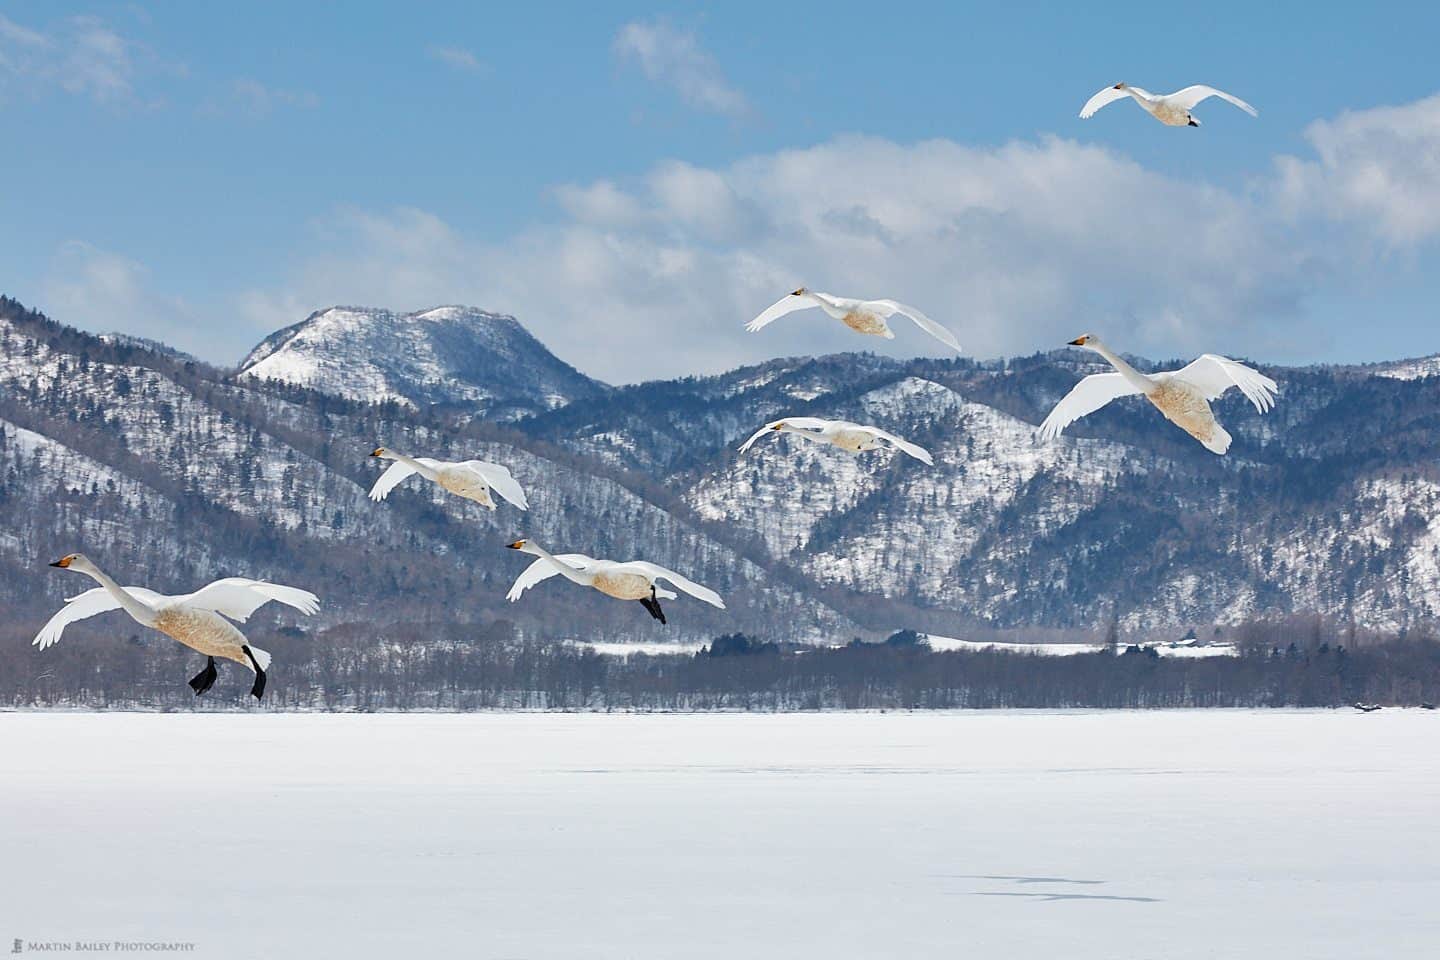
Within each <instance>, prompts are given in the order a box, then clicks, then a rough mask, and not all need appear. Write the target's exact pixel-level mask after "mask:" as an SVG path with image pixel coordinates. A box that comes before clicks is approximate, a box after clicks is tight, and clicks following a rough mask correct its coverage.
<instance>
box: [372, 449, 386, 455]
mask: <svg viewBox="0 0 1440 960" xmlns="http://www.w3.org/2000/svg"><path fill="white" fill-rule="evenodd" d="M370 456H372V457H383V456H385V448H384V447H376V448H375V449H374V450H371V451H370Z"/></svg>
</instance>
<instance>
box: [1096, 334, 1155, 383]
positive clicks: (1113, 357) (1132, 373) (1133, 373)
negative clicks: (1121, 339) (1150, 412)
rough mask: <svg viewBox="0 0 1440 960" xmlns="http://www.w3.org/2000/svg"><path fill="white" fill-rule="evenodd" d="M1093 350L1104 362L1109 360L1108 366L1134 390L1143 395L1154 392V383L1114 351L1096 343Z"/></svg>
mask: <svg viewBox="0 0 1440 960" xmlns="http://www.w3.org/2000/svg"><path fill="white" fill-rule="evenodd" d="M1094 349H1095V352H1096V353H1098V354H1100V356H1102V357H1104V358H1105V359H1106V360H1109V361H1110V365H1111V366H1112V367H1114V368H1115V369H1116V370H1118V371H1119V372H1120V376H1122V377H1124V378H1125V380H1126V382H1127V383H1129V384H1130V385H1131V386H1132V387H1134V388H1135V389H1136V390H1139V391H1140V392H1141V393H1145V394H1148V393H1151V392H1153V391H1154V389H1155V381H1154V380H1151V379H1150V378H1149V377H1147V376H1145V374H1143V373H1141V372H1140V371H1139V370H1136V369H1135V368H1134V367H1132V366H1130V364H1128V363H1126V362H1125V360H1124V359H1123V358H1122V357H1121V356H1120V355H1119V354H1117V353H1116V352H1115V351H1114V350H1111V349H1110V348H1109V347H1107V346H1105V344H1103V343H1096V344H1095V347H1094Z"/></svg>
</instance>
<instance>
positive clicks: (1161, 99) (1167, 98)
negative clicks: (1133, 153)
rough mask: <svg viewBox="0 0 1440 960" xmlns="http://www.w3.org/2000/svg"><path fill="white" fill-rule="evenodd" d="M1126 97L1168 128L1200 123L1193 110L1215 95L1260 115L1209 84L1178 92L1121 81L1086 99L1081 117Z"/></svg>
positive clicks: (1191, 125) (1247, 111)
mask: <svg viewBox="0 0 1440 960" xmlns="http://www.w3.org/2000/svg"><path fill="white" fill-rule="evenodd" d="M1126 97H1129V98H1130V99H1131V100H1134V101H1135V102H1136V103H1138V104H1139V105H1140V109H1142V110H1144V111H1145V112H1146V113H1148V114H1150V116H1152V117H1154V118H1155V119H1156V120H1159V121H1160V122H1161V123H1163V124H1165V126H1167V127H1198V126H1200V121H1199V120H1196V119H1195V117H1194V116H1192V115H1191V113H1190V111H1191V110H1194V109H1195V107H1196V105H1197V104H1199V103H1200V102H1201V101H1202V100H1208V99H1210V98H1211V97H1219V98H1220V99H1221V100H1224V101H1225V102H1226V103H1233V104H1234V105H1235V106H1237V107H1239V108H1240V109H1241V110H1244V111H1245V112H1246V113H1248V114H1250V116H1252V117H1258V116H1260V114H1259V113H1258V112H1256V110H1255V108H1254V107H1252V106H1250V104H1248V103H1246V102H1245V101H1244V100H1241V99H1240V98H1239V97H1235V96H1231V95H1230V94H1228V93H1226V92H1225V91H1224V90H1216V89H1215V88H1214V87H1207V86H1205V84H1203V83H1197V84H1195V85H1194V86H1193V87H1186V88H1185V89H1184V90H1176V91H1175V92H1174V93H1151V92H1150V91H1149V90H1146V89H1144V88H1143V87H1132V86H1131V85H1130V84H1128V83H1117V84H1115V85H1114V86H1113V87H1106V88H1105V89H1104V90H1101V91H1100V92H1099V93H1097V94H1095V96H1093V97H1091V98H1090V99H1089V100H1087V101H1085V106H1083V107H1081V108H1080V119H1081V120H1089V119H1090V118H1091V117H1093V116H1095V114H1096V112H1097V111H1099V110H1100V108H1101V107H1104V106H1105V105H1107V104H1111V103H1114V102H1115V101H1116V100H1124V99H1125V98H1126Z"/></svg>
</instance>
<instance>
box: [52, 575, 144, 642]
mask: <svg viewBox="0 0 1440 960" xmlns="http://www.w3.org/2000/svg"><path fill="white" fill-rule="evenodd" d="M124 589H125V592H126V593H128V594H130V595H131V596H133V597H135V599H137V600H139V601H140V602H141V603H144V604H146V605H147V606H151V607H155V606H159V605H160V604H162V603H165V602H166V601H168V600H170V599H172V598H170V597H167V596H165V595H163V594H159V593H156V592H155V591H154V590H146V589H145V588H144V587H125V588H124ZM119 609H120V601H119V600H117V599H115V597H114V596H113V595H112V594H111V593H110V591H109V590H106V589H105V588H104V587H95V588H93V589H90V590H86V591H85V592H84V593H78V594H76V595H75V596H73V597H67V598H65V606H63V607H61V608H60V610H59V612H58V613H56V614H55V616H53V617H51V618H50V619H49V620H48V621H46V623H45V626H43V627H41V628H40V632H39V633H37V634H36V635H35V639H34V640H32V641H31V645H32V646H36V647H39V648H40V649H41V650H44V649H45V648H46V647H53V646H54V645H55V644H57V643H59V642H60V635H61V634H62V633H64V632H65V628H66V627H68V626H69V625H70V624H72V623H74V622H76V621H77V620H88V619H89V618H91V617H93V616H97V615H99V614H102V613H107V612H108V611H111V610H119Z"/></svg>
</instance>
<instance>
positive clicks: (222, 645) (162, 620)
mask: <svg viewBox="0 0 1440 960" xmlns="http://www.w3.org/2000/svg"><path fill="white" fill-rule="evenodd" d="M155 629H156V630H159V631H160V632H161V633H163V634H165V636H167V637H169V638H170V639H172V640H178V641H179V642H180V643H183V644H185V646H187V647H189V648H190V649H191V650H195V651H197V652H199V653H203V654H205V655H206V656H210V657H223V658H225V659H226V660H234V661H237V662H239V663H243V664H245V665H246V666H249V665H250V661H249V660H247V659H246V657H245V652H244V651H243V650H242V649H240V648H241V647H242V646H244V645H245V636H244V634H242V633H241V632H240V631H239V630H237V629H235V626H234V625H233V624H231V623H230V622H229V621H228V620H226V619H225V618H224V617H222V616H220V614H218V613H214V612H213V611H210V610H193V609H190V608H188V607H166V608H165V609H163V610H161V611H160V612H159V613H158V614H156V615H155Z"/></svg>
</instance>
